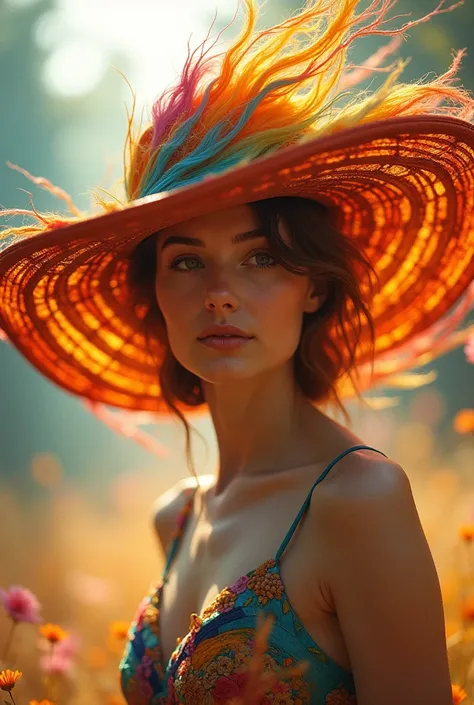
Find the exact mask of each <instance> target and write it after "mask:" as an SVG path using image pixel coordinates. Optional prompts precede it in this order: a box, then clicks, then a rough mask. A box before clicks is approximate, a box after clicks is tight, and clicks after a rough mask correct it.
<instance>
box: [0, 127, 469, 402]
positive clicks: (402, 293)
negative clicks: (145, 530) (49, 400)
mask: <svg viewBox="0 0 474 705" xmlns="http://www.w3.org/2000/svg"><path fill="white" fill-rule="evenodd" d="M274 196H299V197H305V198H311V199H314V200H316V201H319V202H323V203H325V204H327V205H330V206H334V207H335V212H337V215H338V223H337V226H338V227H339V229H340V230H341V231H342V232H343V233H344V234H345V235H346V236H347V237H350V238H353V239H355V240H356V241H357V242H359V243H360V246H361V247H362V248H364V250H365V252H366V254H367V255H368V257H369V258H370V260H371V262H372V263H373V265H374V268H375V270H376V271H377V273H378V276H379V280H380V288H379V290H378V292H377V294H376V296H375V298H374V301H373V305H372V309H371V312H372V316H373V320H374V326H375V331H376V350H375V352H376V354H382V353H383V354H385V353H387V352H389V351H392V350H395V349H396V348H397V347H399V346H401V345H404V344H406V343H407V341H409V340H410V339H411V338H413V337H414V336H416V335H418V334H420V333H422V332H423V331H425V330H427V329H428V328H429V327H430V326H431V325H432V324H434V323H435V322H437V321H438V320H439V319H440V318H441V317H442V316H443V315H444V314H445V313H447V312H448V311H449V309H450V308H451V307H452V306H453V305H454V304H455V303H456V302H457V301H458V299H459V298H460V297H461V296H462V294H463V293H464V292H465V291H466V289H467V288H468V286H469V284H470V283H471V282H472V280H473V278H474V126H473V125H471V124H470V123H467V122H465V121H462V120H460V119H457V118H452V117H445V116H432V115H426V116H413V117H403V118H393V119H390V120H384V121H377V122H373V123H368V124H364V125H360V126H357V127H353V128H350V129H347V130H343V131H339V132H337V133H334V134H333V135H329V136H325V137H321V138H317V139H312V140H308V141H305V142H303V143H300V144H298V145H296V146H292V147H288V148H286V149H282V150H280V151H278V152H276V153H275V154H273V155H270V156H268V157H264V158H261V159H258V160H254V161H252V162H251V163H248V164H245V165H243V166H239V167H235V168H233V169H231V170H229V171H227V172H224V173H222V174H218V175H215V176H214V175H213V176H210V177H209V178H206V179H204V180H202V181H200V182H198V183H196V184H193V185H190V186H187V187H183V188H179V189H176V190H174V191H170V192H167V193H162V194H157V195H153V196H148V197H146V198H143V199H139V200H136V201H133V202H131V203H130V204H127V206H126V207H125V208H123V209H120V210H117V211H114V212H111V213H107V214H106V215H99V216H94V217H91V218H88V219H85V220H80V221H78V222H76V223H73V224H71V225H68V226H66V227H63V228H56V229H52V230H46V231H43V232H41V233H39V234H37V235H35V236H33V237H25V238H23V239H22V240H20V241H16V242H13V243H11V244H8V245H7V247H6V248H5V249H4V250H3V252H1V253H0V301H1V306H0V326H1V327H2V328H3V329H4V331H5V333H6V335H7V336H8V338H9V339H10V341H11V342H12V343H13V345H15V346H16V347H17V348H18V350H19V351H20V352H21V353H22V354H23V355H24V356H25V358H26V359H28V360H29V362H30V363H31V364H32V365H34V367H35V368H37V369H38V370H39V371H40V372H41V373H42V374H43V375H45V376H46V377H47V378H49V379H50V380H51V381H53V382H54V383H55V384H57V385H59V386H60V387H61V388H63V389H66V390H68V391H70V392H71V393H73V394H76V395H79V396H82V397H85V398H87V399H90V400H93V401H97V402H102V403H104V404H107V405H111V406H116V407H120V408H125V409H130V410H143V411H158V412H159V411H163V410H165V405H164V403H163V401H162V399H161V397H160V390H159V385H158V381H157V368H156V362H155V359H154V358H153V356H152V355H151V354H150V350H148V349H147V347H146V342H145V339H144V338H143V336H142V335H141V334H140V333H139V332H138V327H139V324H140V316H139V315H138V312H137V311H136V309H135V307H134V306H133V305H132V303H133V302H131V301H130V297H129V296H128V295H127V289H126V286H125V279H126V276H125V275H126V269H127V266H128V258H129V255H130V253H131V252H132V251H133V249H134V248H135V247H136V245H137V244H138V243H139V242H140V241H141V240H142V239H144V238H145V237H147V236H148V235H150V234H152V233H153V232H156V231H157V230H159V229H161V228H164V227H167V226H169V225H173V224H175V223H178V222H180V221H183V220H188V219H190V218H194V217H197V216H199V215H203V214H205V213H209V212H211V211H215V210H218V209H220V208H227V207H230V206H233V205H239V204H243V203H249V202H251V201H257V200H261V199H265V198H271V197H274ZM128 304H130V305H128ZM366 336H368V331H366V332H365V333H364V332H363V335H362V341H363V340H364V339H365V338H366ZM366 349H367V348H366V346H364V345H362V346H361V349H360V350H361V352H360V355H359V358H358V359H357V364H358V365H362V364H364V363H366V362H367V361H368V360H367V359H366V357H364V355H366V354H367V353H364V350H366ZM153 352H154V354H155V356H156V355H158V356H159V355H160V351H159V350H158V349H157V350H154V351H153ZM183 408H185V407H183Z"/></svg>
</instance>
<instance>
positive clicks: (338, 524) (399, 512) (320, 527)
mask: <svg viewBox="0 0 474 705" xmlns="http://www.w3.org/2000/svg"><path fill="white" fill-rule="evenodd" d="M308 515H309V516H308V523H309V525H310V532H311V534H312V536H313V537H314V540H315V541H316V542H317V545H318V556H319V564H320V570H321V574H322V576H323V578H322V579H323V582H324V583H325V586H326V588H328V587H329V586H330V583H331V579H330V576H331V575H332V574H333V573H334V568H335V566H336V567H337V565H339V563H340V558H341V555H342V553H343V552H344V551H346V550H348V551H349V550H350V551H352V552H353V554H354V553H355V552H357V551H358V550H360V551H365V549H366V547H365V545H364V540H362V538H361V537H362V534H363V533H364V534H365V536H368V535H370V533H371V532H375V533H380V531H381V528H382V525H384V526H386V523H387V521H390V520H391V521H393V517H394V516H395V517H396V524H397V525H398V526H399V525H400V524H401V523H402V524H403V523H405V524H411V525H412V526H413V525H414V524H415V525H416V526H419V524H418V517H417V513H416V508H415V503H414V500H413V497H412V493H411V487H410V482H409V479H408V476H407V474H406V473H405V471H404V470H403V468H402V467H401V466H400V465H399V464H398V463H396V462H394V461H393V460H391V459H389V458H387V457H385V456H384V455H381V454H380V453H375V452H374V451H370V450H366V449H363V450H358V451H353V452H352V453H348V454H347V455H346V456H345V457H344V458H342V459H341V460H340V461H339V462H338V463H337V464H336V465H335V466H334V467H333V468H332V469H331V470H330V472H329V473H328V475H327V476H326V477H325V478H324V479H323V480H322V482H320V483H319V484H318V485H317V486H316V488H315V490H314V492H313V494H312V497H311V504H310V508H309V512H308ZM393 526H394V524H392V527H393ZM364 527H365V530H364ZM357 537H359V539H360V540H359V541H358V542H357V541H356V538H357ZM329 591H330V590H329Z"/></svg>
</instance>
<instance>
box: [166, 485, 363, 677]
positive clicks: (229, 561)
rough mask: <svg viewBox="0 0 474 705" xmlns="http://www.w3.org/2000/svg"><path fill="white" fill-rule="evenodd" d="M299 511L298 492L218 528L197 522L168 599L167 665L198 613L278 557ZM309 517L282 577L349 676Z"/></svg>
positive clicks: (309, 626) (316, 636)
mask: <svg viewBox="0 0 474 705" xmlns="http://www.w3.org/2000/svg"><path fill="white" fill-rule="evenodd" d="M300 505H301V495H300V494H299V495H298V493H295V497H292V496H291V494H287V495H286V501H285V503H282V502H271V501H270V502H259V503H258V504H256V505H254V506H250V507H247V508H246V509H245V510H243V511H240V512H238V513H236V514H235V515H230V516H227V517H226V519H225V520H224V521H220V522H217V523H213V524H211V523H209V522H208V521H206V520H202V519H197V518H196V517H194V516H192V517H190V521H189V524H188V526H187V527H186V530H185V532H184V535H183V537H182V539H181V544H180V547H179V551H178V554H177V556H176V558H175V560H174V562H173V565H172V567H171V570H170V572H169V577H168V582H167V583H166V585H165V586H164V589H163V591H162V595H161V606H160V635H161V645H162V653H163V658H164V662H165V663H167V662H168V660H169V658H170V656H171V654H172V652H173V651H174V649H175V648H176V644H177V639H178V638H180V639H182V638H183V637H184V636H185V635H186V634H187V633H188V631H189V627H190V616H191V614H192V613H196V614H198V615H202V613H203V612H204V610H205V609H206V607H208V606H209V605H210V604H211V603H212V602H213V601H214V600H215V598H216V597H217V596H218V595H219V594H220V593H221V591H222V590H223V589H224V588H225V587H228V586H231V585H233V584H234V583H235V582H236V580H237V579H238V578H240V577H242V576H244V575H246V574H247V573H249V572H250V571H251V570H253V569H255V568H257V567H258V566H260V565H262V563H264V561H266V560H268V559H269V558H274V557H275V554H276V553H277V551H278V549H279V547H280V545H281V543H282V541H283V539H284V537H285V535H286V532H287V530H288V528H289V527H290V526H291V524H292V523H293V520H294V518H295V516H296V514H297V513H298V510H299V508H300ZM306 518H307V517H306V516H304V517H303V518H302V519H301V521H300V522H299V524H298V527H297V528H296V530H295V532H294V534H293V536H292V539H291V540H290V543H289V544H288V546H287V547H286V550H285V552H284V554H283V556H282V558H281V562H280V577H281V580H282V582H283V585H284V589H285V593H286V597H287V600H288V602H289V603H290V605H291V608H292V610H293V611H294V612H295V614H296V615H297V616H298V618H299V620H300V622H301V623H302V625H303V627H304V628H305V629H306V631H307V632H308V634H309V635H310V637H311V638H312V639H313V640H314V642H315V643H316V644H317V645H318V646H319V647H320V648H321V649H322V650H323V651H325V652H326V653H327V655H328V656H329V657H330V658H331V659H333V660H334V661H335V662H336V663H338V664H339V665H340V666H342V667H343V668H346V669H348V670H349V669H350V661H349V657H348V654H347V649H346V647H345V644H344V639H343V636H342V633H341V630H340V628H339V624H338V620H337V617H336V615H335V614H334V612H333V611H332V610H331V609H330V607H329V606H328V603H327V600H326V599H325V597H324V589H323V585H324V575H323V574H322V568H321V565H320V564H319V562H318V554H319V551H318V545H317V542H316V543H315V540H314V536H312V535H311V534H312V532H311V531H310V527H309V524H308V523H307V522H306ZM320 540H321V541H322V540H323V539H320ZM319 548H320V549H321V550H322V548H323V547H322V546H319Z"/></svg>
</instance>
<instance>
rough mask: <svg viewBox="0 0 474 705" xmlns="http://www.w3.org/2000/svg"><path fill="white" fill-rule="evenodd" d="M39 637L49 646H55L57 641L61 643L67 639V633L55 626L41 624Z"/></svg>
mask: <svg viewBox="0 0 474 705" xmlns="http://www.w3.org/2000/svg"><path fill="white" fill-rule="evenodd" d="M40 632H41V636H44V638H45V639H47V640H48V641H49V642H50V644H57V642H58V641H62V640H63V639H65V638H66V637H67V635H68V634H67V632H65V631H64V629H63V628H62V627H59V626H58V625H57V624H49V623H48V624H43V625H42V626H41V627H40Z"/></svg>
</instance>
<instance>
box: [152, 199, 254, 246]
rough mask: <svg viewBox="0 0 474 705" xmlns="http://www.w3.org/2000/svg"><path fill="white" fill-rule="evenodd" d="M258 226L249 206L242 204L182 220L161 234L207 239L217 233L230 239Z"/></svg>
mask: <svg viewBox="0 0 474 705" xmlns="http://www.w3.org/2000/svg"><path fill="white" fill-rule="evenodd" d="M259 225H260V222H259V219H258V216H257V215H256V213H255V212H254V211H253V209H252V208H251V207H250V206H249V205H247V204H243V205H240V206H232V207H230V208H224V209H222V210H218V211H213V212H212V213H207V214H206V215H202V216H199V217H197V218H192V219H191V220H183V221H181V222H180V223H176V224H175V225H170V226H169V227H167V228H164V229H163V230H162V231H161V234H162V235H175V234H179V235H194V236H196V237H200V238H201V239H204V238H206V236H207V237H208V238H209V237H212V236H213V235H214V234H216V233H219V235H220V236H221V237H222V236H223V235H226V234H227V235H228V236H229V237H232V235H236V234H237V233H239V232H243V231H245V230H250V229H252V228H257V227H258V226H259Z"/></svg>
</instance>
